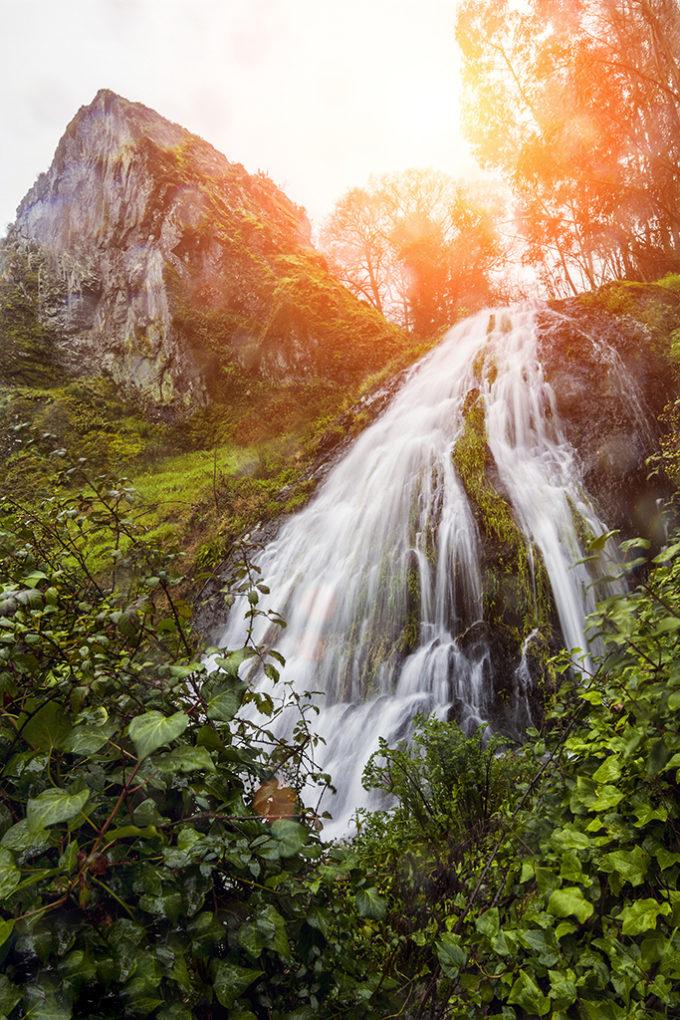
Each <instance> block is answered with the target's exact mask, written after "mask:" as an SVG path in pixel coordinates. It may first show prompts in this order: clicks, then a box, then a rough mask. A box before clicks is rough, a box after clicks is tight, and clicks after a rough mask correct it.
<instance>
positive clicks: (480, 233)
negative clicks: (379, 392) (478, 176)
mask: <svg viewBox="0 0 680 1020" xmlns="http://www.w3.org/2000/svg"><path fill="white" fill-rule="evenodd" d="M501 207H502V201H501V198H500V197H499V195H498V194H497V193H495V192H493V191H492V190H491V188H490V187H489V186H487V187H486V189H485V190H482V189H481V188H477V189H475V188H473V187H472V186H471V185H467V184H465V185H464V184H462V183H461V182H459V181H454V180H452V179H451V178H449V177H447V176H446V175H445V174H442V173H435V172H433V171H431V170H408V171H406V172H404V173H401V174H391V175H390V174H383V175H382V176H380V177H376V178H372V179H371V181H370V183H369V186H368V188H366V189H362V188H353V189H352V190H351V191H348V192H347V194H346V195H345V196H344V198H342V199H341V200H340V202H338V204H337V206H336V207H335V210H334V211H333V214H332V216H331V217H330V219H329V221H328V223H327V225H326V227H325V229H324V232H323V235H322V239H321V240H322V244H323V247H324V250H325V251H327V252H328V254H329V256H330V257H331V259H332V260H333V264H334V265H335V268H336V271H337V273H338V275H339V278H340V279H341V280H342V282H343V283H345V284H346V285H347V287H349V288H350V290H352V291H353V292H354V293H355V294H357V295H358V296H359V297H361V298H363V299H364V300H365V301H367V302H369V304H371V305H372V306H373V307H374V308H375V309H377V311H379V312H380V313H381V314H382V315H385V316H387V318H388V319H390V320H391V321H393V322H396V323H398V324H399V325H400V326H402V327H403V328H404V329H407V330H409V331H412V332H413V333H415V334H416V335H417V336H420V337H426V336H430V335H431V334H432V333H435V332H436V331H437V330H441V329H442V328H444V327H446V326H451V325H452V324H453V323H454V322H455V320H456V319H457V318H458V317H460V316H461V315H463V314H466V313H469V312H470V311H472V310H473V309H474V308H476V307H479V306H480V305H483V304H484V303H486V302H488V301H489V300H492V295H493V294H494V292H495V291H496V290H497V289H498V283H497V279H496V278H497V277H498V273H499V269H500V267H501V265H502V261H503V253H502V249H501V244H500V240H499V237H498V233H497V222H496V221H497V220H498V216H499V211H500V209H501Z"/></svg>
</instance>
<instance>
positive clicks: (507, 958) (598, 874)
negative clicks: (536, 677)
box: [357, 543, 680, 1020]
mask: <svg viewBox="0 0 680 1020" xmlns="http://www.w3.org/2000/svg"><path fill="white" fill-rule="evenodd" d="M641 544H643V545H644V543H641ZM624 551H625V552H626V553H627V554H628V555H629V556H632V557H633V558H632V559H631V560H630V562H629V568H630V569H631V570H637V569H638V568H639V567H640V566H641V565H642V563H643V558H641V557H638V558H637V559H636V558H635V553H636V549H635V547H634V544H633V543H628V545H627V546H626V547H625V550H624ZM593 628H594V630H595V631H596V633H597V634H598V635H599V637H600V639H601V640H602V641H603V642H604V648H605V652H604V654H603V657H602V659H601V662H600V665H599V667H598V669H597V672H596V673H594V674H593V675H590V676H588V675H583V673H582V672H580V671H578V670H577V671H574V670H573V669H571V668H570V666H571V661H570V660H569V659H568V657H567V656H564V657H563V660H562V670H563V671H564V685H563V689H562V692H561V699H560V701H559V703H558V704H557V705H556V707H555V710H554V712H553V715H552V719H551V721H550V725H549V726H548V727H547V729H546V732H545V734H544V735H543V737H539V735H538V734H537V733H536V732H535V731H534V739H535V743H534V745H533V746H527V747H526V748H525V749H524V750H523V752H522V755H521V757H515V756H512V757H510V759H506V760H503V759H502V758H499V759H495V761H497V762H499V764H497V765H496V766H495V767H496V768H498V769H499V770H500V769H504V770H507V771H505V772H504V773H503V772H499V773H497V776H498V778H499V779H501V778H502V779H503V780H504V781H503V782H500V783H498V785H497V786H496V787H495V790H496V796H495V798H494V799H493V800H492V802H491V803H490V805H489V807H490V809H491V810H495V811H496V812H497V813H496V814H495V815H492V816H491V817H490V818H489V817H488V814H487V811H488V809H487V807H486V805H485V802H484V800H483V798H480V791H481V792H483V791H484V790H485V789H486V788H487V787H486V785H485V783H484V777H485V773H484V770H483V768H482V770H481V772H480V769H479V763H480V762H481V763H482V764H483V762H484V757H483V745H482V743H481V740H479V741H478V743H477V745H476V746H475V745H474V744H471V743H470V741H467V742H466V741H462V740H461V738H460V736H455V735H453V734H451V733H447V732H446V730H445V725H446V724H441V723H440V724H433V723H429V724H428V725H427V726H426V727H421V733H420V736H419V738H418V741H417V742H416V744H415V745H414V746H413V747H412V748H411V749H408V748H405V747H402V748H399V749H397V750H396V751H390V750H388V749H386V748H384V747H383V748H382V749H381V755H382V756H383V758H384V760H385V763H386V764H385V766H376V764H375V763H374V764H373V765H372V766H371V768H370V770H369V773H368V778H369V779H370V778H372V779H375V778H378V780H379V782H380V785H382V786H383V787H388V788H391V790H392V791H393V792H394V793H395V794H396V795H397V797H398V798H399V800H398V806H397V808H396V809H395V812H394V814H393V815H392V816H390V815H385V814H382V815H376V816H374V818H372V819H368V820H367V821H366V824H365V829H364V831H363V832H362V833H361V834H360V836H359V840H358V843H357V846H358V848H359V851H360V854H365V855H366V859H367V861H369V862H370V863H371V864H373V866H374V867H376V869H377V871H378V874H379V875H380V876H381V882H380V883H378V888H379V890H380V892H381V894H382V895H385V896H386V897H387V898H388V904H389V905H388V907H387V917H388V922H389V929H388V930H386V931H385V932H384V934H383V947H384V948H383V961H385V960H387V961H388V962H387V966H388V967H389V966H392V965H393V964H394V965H397V966H399V967H400V968H401V972H402V974H403V973H404V972H405V973H407V974H409V975H410V977H411V992H410V995H411V997H412V998H417V1000H418V1001H419V1006H418V1007H417V1009H416V1011H415V1012H416V1015H423V1014H424V1012H425V1010H426V1009H427V1010H429V1013H428V1015H430V1016H441V1017H444V1016H445V1017H460V1018H461V1020H462V1018H466V1020H467V1018H469V1017H472V1016H479V1017H496V1018H499V1020H500V1018H503V1020H513V1018H517V1020H519V1018H524V1017H527V1016H549V1017H555V1018H556V1020H557V1018H563V1020H567V1018H573V1020H591V1018H593V1020H600V1018H602V1020H618V1018H621V1020H624V1018H639V1020H642V1018H643V1017H644V1018H645V1020H655V1018H662V1017H672V1016H676V1015H677V1014H678V1011H679V1010H680V936H679V935H678V930H679V924H680V797H679V794H678V791H679V789H680V786H679V785H678V784H679V780H680V735H678V727H677V721H676V713H677V710H678V707H680V671H679V670H678V666H677V654H676V647H675V645H676V637H677V634H678V632H680V543H676V544H674V545H672V546H671V547H669V548H667V549H666V550H664V552H663V553H661V554H659V555H658V556H657V557H656V558H655V560H654V561H653V569H652V571H651V573H650V574H649V577H648V579H647V580H646V581H644V582H643V583H642V584H640V585H638V587H637V588H635V589H634V590H632V591H631V592H629V593H628V594H625V595H619V596H616V597H615V598H612V599H609V600H608V601H607V602H605V603H603V604H602V605H601V606H600V607H599V609H598V612H597V614H596V615H595V617H594V618H593ZM442 748H443V749H444V750H445V754H444V755H442ZM450 762H453V764H454V768H453V769H450V768H449V763H450ZM460 762H463V766H464V767H463V768H460V767H459V763H460ZM487 764H489V763H487ZM513 770H514V772H513ZM450 775H453V776H454V781H453V783H452V784H451V785H452V788H453V791H454V793H453V796H452V797H451V801H452V803H449V802H448V801H447V799H446V796H442V794H443V793H445V791H446V789H447V784H448V783H450V780H449V779H448V778H445V777H448V776H450ZM513 776H514V778H515V784H514V786H513ZM508 779H509V782H508ZM480 780H481V781H480ZM456 782H459V783H462V787H461V786H456ZM471 786H472V789H470V787H471ZM461 788H462V789H463V790H464V792H465V794H466V795H467V796H469V797H472V804H473V810H472V812H470V811H469V810H468V808H467V806H466V804H465V798H463V799H462V800H461V797H460V793H459V791H460V789H461ZM431 791H434V795H433V794H432V792H431ZM421 795H422V796H421ZM423 796H424V799H425V800H427V801H428V808H427V809H425V808H424V801H423ZM428 798H429V799H428ZM459 804H460V805H461V807H462V810H460V811H459V810H458V809H457V808H458V805H459ZM475 818H483V819H484V820H485V826H486V828H485V829H482V830H481V831H480V830H479V829H478V828H476V827H475V824H474V820H475ZM471 823H472V824H471ZM461 829H463V831H464V832H465V833H466V834H467V840H466V839H465V838H463V839H461ZM456 840H458V842H457V843H456ZM452 845H453V846H455V847H456V853H455V854H451V853H450V848H451V846H452ZM447 851H449V852H448V856H447ZM435 877H439V879H440V880H442V879H444V880H445V882H446V884H445V885H441V884H440V885H437V884H436V881H434V879H435ZM428 883H429V884H428ZM418 888H420V889H421V890H424V893H423V896H422V900H421V903H420V904H418V903H417V900H415V899H414V896H415V892H416V890H417V889H418ZM390 897H394V898H393V899H390ZM400 904H401V908H400ZM374 951H375V952H378V950H377V949H376V947H375V946H374ZM395 961H398V964H397V963H395Z"/></svg>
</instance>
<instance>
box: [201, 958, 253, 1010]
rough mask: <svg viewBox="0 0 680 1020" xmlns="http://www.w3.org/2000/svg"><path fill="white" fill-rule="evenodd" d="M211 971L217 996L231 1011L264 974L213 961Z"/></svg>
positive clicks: (220, 961) (225, 961)
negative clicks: (247, 989)
mask: <svg viewBox="0 0 680 1020" xmlns="http://www.w3.org/2000/svg"><path fill="white" fill-rule="evenodd" d="M211 969H212V982H213V988H214V989H215V995H216V996H217V998H218V1000H219V1002H220V1003H221V1005H222V1006H224V1007H225V1008H226V1009H231V1007H232V1006H233V1005H234V1003H235V1001H236V1000H237V999H238V997H239V995H241V993H242V992H245V990H246V988H249V987H250V985H252V983H253V981H256V980H257V978H259V977H260V976H261V975H262V974H263V973H264V971H262V970H251V969H250V968H248V967H239V966H238V965H237V964H235V963H229V962H228V961H227V960H213V963H212V968H211Z"/></svg>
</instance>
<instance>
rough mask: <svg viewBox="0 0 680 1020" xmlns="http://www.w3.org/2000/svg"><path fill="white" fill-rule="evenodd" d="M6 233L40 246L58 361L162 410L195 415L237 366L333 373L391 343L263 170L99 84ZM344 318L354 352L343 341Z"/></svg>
mask: <svg viewBox="0 0 680 1020" xmlns="http://www.w3.org/2000/svg"><path fill="white" fill-rule="evenodd" d="M10 236H11V238H12V241H13V244H14V246H15V249H16V246H17V245H19V246H20V245H21V244H24V245H26V246H27V249H28V248H30V250H31V252H32V253H34V252H35V249H36V246H37V247H38V248H39V249H40V251H42V253H43V254H44V258H45V269H44V272H42V275H41V281H42V282H41V288H42V289H41V295H40V307H41V316H42V318H43V320H44V322H45V324H46V326H47V327H49V331H50V334H51V335H52V336H54V337H55V340H54V344H55V350H54V356H55V361H56V362H57V363H58V364H59V367H60V369H61V370H63V371H65V372H66V373H67V374H70V375H96V374H100V373H104V374H106V375H108V376H109V377H110V378H112V379H113V380H114V381H115V382H117V383H118V384H119V385H120V386H121V388H122V389H124V390H126V391H130V392H132V393H134V394H136V395H138V396H141V397H143V398H144V399H145V400H146V401H147V402H148V403H149V404H150V405H151V406H152V407H153V408H155V409H156V410H157V411H158V412H160V413H165V414H170V415H174V416H183V415H185V414H187V413H189V412H190V411H191V410H192V409H194V408H195V407H196V406H197V405H198V406H200V405H201V404H204V403H205V402H206V401H208V400H209V399H210V397H211V390H214V388H215V386H216V385H219V384H221V383H220V380H221V381H222V382H224V381H225V380H231V383H232V384H233V381H234V378H235V377H236V376H237V375H238V373H239V372H243V371H247V372H256V373H259V374H260V375H262V374H264V375H265V376H266V377H268V378H278V379H281V378H283V379H285V378H290V377H292V376H295V377H299V376H300V375H304V374H310V373H315V374H318V373H319V371H320V372H321V374H323V372H324V371H325V369H324V365H326V367H328V365H330V360H332V359H335V360H334V362H333V364H334V365H335V366H336V367H337V366H340V368H341V370H342V371H353V370H354V368H353V366H355V367H356V364H358V360H357V355H358V357H359V359H361V360H362V368H363V369H365V368H366V367H370V361H371V360H372V359H373V360H375V359H376V358H377V359H380V358H381V357H382V355H381V351H383V352H384V350H385V345H387V348H388V349H389V348H392V349H393V347H394V344H395V331H394V330H393V329H391V328H390V327H388V326H387V324H386V323H385V322H384V321H383V320H382V319H380V320H379V321H378V319H377V318H376V316H375V315H373V313H372V312H371V311H369V310H368V309H367V308H365V307H364V306H363V305H361V304H360V303H359V302H357V301H355V300H354V299H353V298H351V296H350V295H349V294H348V293H347V292H345V291H344V289H343V288H341V287H340V285H339V284H337V282H336V281H335V280H334V279H333V278H332V277H331V276H330V274H329V273H328V271H327V268H326V266H325V262H324V260H323V258H322V257H321V256H320V255H319V254H318V253H317V252H315V251H314V249H313V248H312V247H311V243H310V226H309V221H308V219H307V216H306V214H305V212H304V210H303V209H300V208H299V207H298V206H296V205H294V203H292V202H291V201H290V200H289V199H288V198H287V197H286V196H285V195H284V194H283V193H282V192H281V191H280V190H279V189H278V188H277V187H276V186H275V185H274V184H273V182H272V181H271V180H270V179H269V178H268V177H267V176H266V175H263V174H257V175H251V174H248V173H247V172H246V171H245V170H244V168H243V167H242V166H241V165H240V164H238V163H230V162H229V161H228V160H227V159H226V158H225V157H224V156H223V155H221V154H220V153H218V152H217V151H216V150H215V149H214V148H213V147H212V146H211V145H209V144H208V143H207V142H205V141H203V140H202V139H201V138H199V137H197V136H196V135H194V134H191V133H190V132H189V131H186V130H185V129H184V128H182V127H180V126H179V125H177V124H173V123H172V122H170V121H168V120H166V119H165V118H164V117H161V116H160V115H159V114H157V113H156V112H154V111H153V110H150V109H148V108H147V107H145V106H143V105H142V104H140V103H133V102H129V101H128V100H126V99H123V98H121V97H120V96H117V95H116V94H115V93H113V92H110V91H108V90H105V89H103V90H101V91H100V92H98V93H97V95H96V97H95V99H94V100H93V102H92V103H91V104H90V105H89V106H85V107H82V108H81V109H80V110H79V111H78V113H77V114H76V116H75V117H74V118H73V120H72V121H71V123H70V124H69V125H68V127H67V129H66V132H65V133H64V136H63V138H62V139H61V141H60V142H59V145H58V147H57V150H56V153H55V156H54V160H53V162H52V165H51V166H50V168H49V170H48V171H47V172H46V173H43V174H41V175H40V177H39V178H38V180H37V181H36V183H35V184H34V186H33V187H32V188H31V190H30V191H29V192H28V194H27V195H26V197H25V198H24V199H23V201H22V202H21V205H20V206H19V209H18V211H17V219H16V222H15V224H14V225H13V227H12V228H11V231H10ZM31 257H33V255H32V256H31ZM341 292H342V293H341ZM303 305H304V308H302V312H301V307H302V306H303ZM322 312H323V314H322ZM334 316H336V319H337V322H336V321H334V318H333V317H334ZM338 317H340V318H341V319H342V322H343V323H345V324H346V325H345V326H343V327H342V328H344V329H345V330H346V331H348V338H349V334H350V333H351V334H352V336H353V337H359V338H360V339H359V340H358V341H356V349H355V350H345V349H344V347H343V346H342V344H339V343H338V335H337V334H338V329H340V328H341V327H340V326H339V325H338V323H339V321H340V318H338ZM350 320H353V321H352V322H350ZM327 327H329V328H330V332H331V333H333V336H332V337H329V336H324V335H323V334H324V331H326V332H328V329H327ZM362 332H363V333H364V334H365V335H364V336H363V338H361V336H360V335H361V334H362ZM348 342H350V343H355V341H354V340H351V341H349V340H348ZM343 343H344V340H343ZM367 352H368V363H367V362H366V357H367ZM329 359H330V360H329Z"/></svg>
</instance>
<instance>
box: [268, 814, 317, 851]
mask: <svg viewBox="0 0 680 1020" xmlns="http://www.w3.org/2000/svg"><path fill="white" fill-rule="evenodd" d="M272 836H274V837H275V838H276V841H277V843H278V847H277V849H278V851H279V855H280V856H281V857H292V856H293V855H294V854H296V853H299V851H300V850H302V848H303V846H304V845H305V843H306V842H307V839H308V833H307V830H306V828H305V827H304V825H300V823H299V822H292V821H290V820H289V819H287V818H282V819H279V820H278V821H276V822H272Z"/></svg>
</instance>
